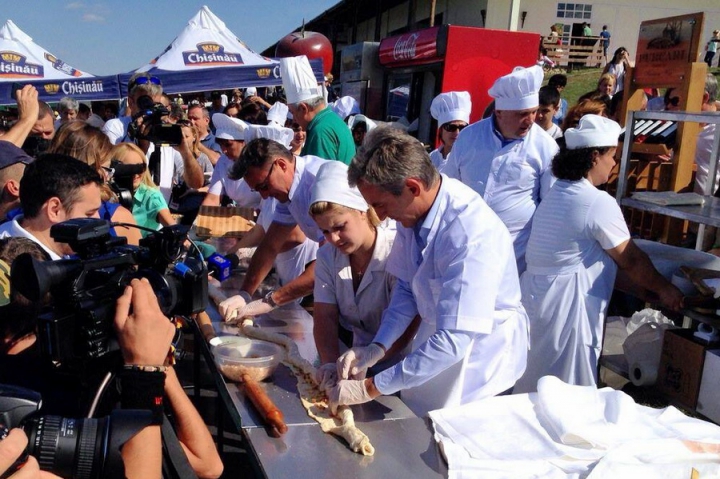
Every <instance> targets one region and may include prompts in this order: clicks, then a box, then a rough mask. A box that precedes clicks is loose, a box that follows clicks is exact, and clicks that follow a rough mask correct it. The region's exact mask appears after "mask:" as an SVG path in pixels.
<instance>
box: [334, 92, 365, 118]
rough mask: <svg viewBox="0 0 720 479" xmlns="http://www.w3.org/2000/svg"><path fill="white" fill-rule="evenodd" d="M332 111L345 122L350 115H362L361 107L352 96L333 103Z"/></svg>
mask: <svg viewBox="0 0 720 479" xmlns="http://www.w3.org/2000/svg"><path fill="white" fill-rule="evenodd" d="M332 110H333V111H334V112H335V113H337V114H338V116H339V117H340V118H342V119H343V120H345V118H347V117H349V116H350V115H357V114H358V113H360V105H359V104H358V102H357V100H356V99H355V98H353V97H351V96H344V97H341V98H338V99H337V100H336V101H335V103H333V106H332Z"/></svg>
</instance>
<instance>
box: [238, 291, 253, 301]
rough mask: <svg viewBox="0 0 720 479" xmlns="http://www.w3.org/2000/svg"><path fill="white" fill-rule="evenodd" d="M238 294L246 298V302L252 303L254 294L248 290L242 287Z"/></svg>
mask: <svg viewBox="0 0 720 479" xmlns="http://www.w3.org/2000/svg"><path fill="white" fill-rule="evenodd" d="M238 296H240V297H241V298H242V299H244V300H245V303H250V302H251V301H252V300H253V299H252V295H251V294H250V293H248V292H247V291H245V290H242V289H241V290H240V292H239V293H238Z"/></svg>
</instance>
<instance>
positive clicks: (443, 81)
mask: <svg viewBox="0 0 720 479" xmlns="http://www.w3.org/2000/svg"><path fill="white" fill-rule="evenodd" d="M539 42H540V34H539V33H528V32H511V31H505V30H490V29H486V28H474V27H460V26H455V25H439V26H435V27H431V28H426V29H424V30H418V31H414V32H408V33H404V34H402V35H397V36H392V37H388V38H385V39H383V40H382V41H381V42H380V48H379V52H378V55H379V61H380V65H382V67H383V69H384V71H385V81H384V85H385V86H384V88H383V98H382V100H383V101H382V105H383V111H382V118H381V119H382V120H385V121H401V122H403V123H405V122H406V123H407V124H409V125H411V129H410V131H411V133H412V134H414V135H416V136H417V138H418V139H419V140H420V141H422V142H423V143H425V144H435V132H436V130H437V124H436V122H435V120H433V118H432V117H431V116H430V103H431V102H432V100H433V98H435V96H437V95H438V94H440V93H442V92H448V91H467V92H469V93H470V96H471V98H472V113H471V115H470V121H471V122H475V121H477V120H479V119H481V118H482V115H483V112H484V111H485V109H486V108H487V107H488V105H489V104H490V102H491V100H492V98H490V96H489V95H488V93H487V91H488V89H489V88H490V87H491V86H492V84H493V82H494V81H495V80H496V79H497V78H499V77H501V76H502V75H505V74H507V73H510V72H511V71H512V69H513V68H514V67H516V66H523V67H528V66H531V65H534V64H535V62H536V61H537V57H538V48H539Z"/></svg>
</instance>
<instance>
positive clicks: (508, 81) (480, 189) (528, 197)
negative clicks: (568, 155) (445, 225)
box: [443, 66, 558, 274]
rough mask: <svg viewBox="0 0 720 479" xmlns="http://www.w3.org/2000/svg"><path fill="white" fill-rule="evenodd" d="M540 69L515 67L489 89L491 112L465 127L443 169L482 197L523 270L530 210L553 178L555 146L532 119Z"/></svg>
mask: <svg viewBox="0 0 720 479" xmlns="http://www.w3.org/2000/svg"><path fill="white" fill-rule="evenodd" d="M542 81H543V71H542V68H540V67H538V66H533V67H530V68H522V67H516V68H515V69H514V70H513V71H512V73H509V74H508V75H505V76H503V77H500V78H498V79H497V80H496V81H495V83H494V84H493V86H492V87H491V88H490V90H488V93H489V94H490V96H491V97H493V98H494V99H495V113H493V115H492V116H490V117H489V118H486V119H484V120H481V121H479V122H477V123H474V124H472V125H470V126H468V127H467V128H465V129H464V130H463V131H462V133H461V134H460V136H459V137H458V139H457V141H456V142H455V145H454V146H453V150H452V155H450V159H449V160H448V162H447V164H446V165H445V168H444V169H443V173H445V174H447V175H448V176H449V177H451V178H456V179H458V180H460V181H462V182H463V183H465V184H466V185H468V186H469V187H470V188H472V189H473V190H475V191H476V192H477V193H478V194H479V195H480V196H482V197H483V199H484V200H485V202H486V203H487V204H488V206H490V208H492V209H493V211H494V212H495V213H497V215H498V216H499V217H500V219H501V220H502V221H503V223H505V226H507V228H508V230H509V231H510V235H511V236H512V239H513V246H514V248H515V257H516V259H517V265H518V272H519V273H520V274H522V272H523V271H524V270H525V247H526V246H527V240H528V237H529V236H530V227H531V222H532V215H533V213H535V208H536V207H537V205H538V204H539V203H540V200H541V199H542V198H543V196H545V194H546V193H547V192H548V191H549V190H550V187H551V186H552V184H553V182H554V180H553V177H552V173H551V172H550V163H551V161H552V159H553V157H554V156H555V154H556V153H557V152H558V146H557V143H556V142H555V140H553V139H552V137H551V136H550V135H548V134H547V133H546V132H545V131H544V130H543V129H542V128H541V127H540V126H538V125H536V124H535V116H536V114H537V110H538V105H539V102H538V91H539V90H540V86H541V85H542Z"/></svg>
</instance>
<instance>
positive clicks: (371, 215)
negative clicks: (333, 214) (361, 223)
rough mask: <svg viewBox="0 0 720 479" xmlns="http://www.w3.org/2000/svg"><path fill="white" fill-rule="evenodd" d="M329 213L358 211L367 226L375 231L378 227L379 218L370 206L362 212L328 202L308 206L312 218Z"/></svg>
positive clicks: (318, 202)
mask: <svg viewBox="0 0 720 479" xmlns="http://www.w3.org/2000/svg"><path fill="white" fill-rule="evenodd" d="M330 211H339V212H343V211H358V212H360V213H365V217H366V218H367V221H368V224H369V225H370V227H371V228H372V229H377V227H378V226H380V218H378V215H377V213H376V212H375V210H374V209H373V207H372V206H368V209H367V211H364V212H363V211H360V210H356V209H355V208H349V207H347V206H343V205H339V204H337V203H331V202H330V201H317V202H315V203H313V204H312V205H310V216H312V217H313V218H314V217H315V216H320V215H322V214H324V213H328V212H330Z"/></svg>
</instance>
